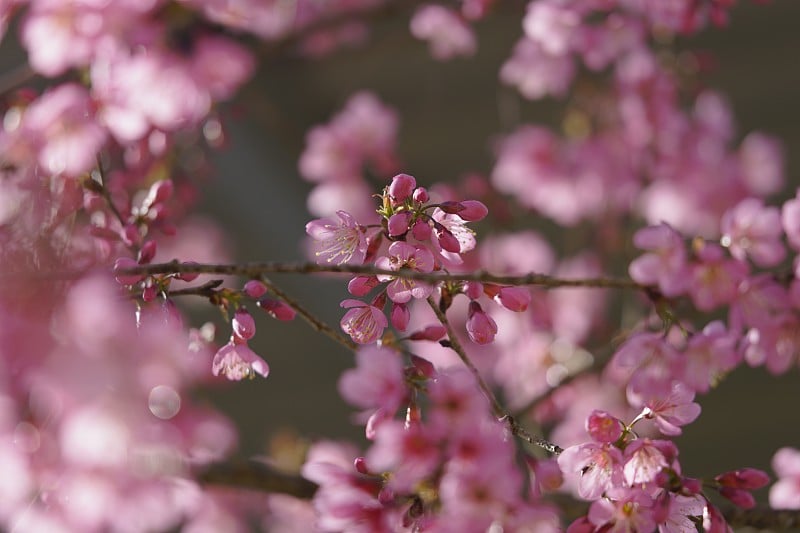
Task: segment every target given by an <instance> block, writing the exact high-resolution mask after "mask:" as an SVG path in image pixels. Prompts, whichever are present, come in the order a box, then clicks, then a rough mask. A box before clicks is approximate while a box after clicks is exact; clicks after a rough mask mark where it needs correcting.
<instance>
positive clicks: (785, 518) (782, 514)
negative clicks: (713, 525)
mask: <svg viewBox="0 0 800 533" xmlns="http://www.w3.org/2000/svg"><path fill="white" fill-rule="evenodd" d="M722 514H723V515H724V516H725V520H727V521H728V524H730V525H731V526H733V527H744V526H748V527H752V528H755V529H773V530H788V529H797V528H800V510H778V509H769V508H765V507H760V508H756V509H746V510H745V509H740V508H738V507H732V508H730V509H726V510H724V511H723V513H722Z"/></svg>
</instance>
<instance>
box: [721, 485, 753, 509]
mask: <svg viewBox="0 0 800 533" xmlns="http://www.w3.org/2000/svg"><path fill="white" fill-rule="evenodd" d="M719 493H720V494H721V495H722V496H724V497H726V498H727V499H729V500H730V501H731V502H733V504H734V505H736V506H737V507H741V508H742V509H752V508H753V507H755V506H756V499H755V498H754V497H753V495H752V494H750V493H749V492H747V491H746V490H742V489H735V488H733V487H721V488H720V489H719Z"/></svg>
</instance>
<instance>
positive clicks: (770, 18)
mask: <svg viewBox="0 0 800 533" xmlns="http://www.w3.org/2000/svg"><path fill="white" fill-rule="evenodd" d="M510 5H513V6H516V7H514V8H510V7H506V8H503V9H499V10H498V13H497V14H495V15H493V16H491V17H489V18H488V19H487V20H484V21H482V22H480V23H478V25H477V31H478V38H479V48H478V53H477V55H476V56H475V57H473V58H471V59H467V60H454V61H450V62H446V63H442V62H437V61H434V60H433V59H431V58H430V56H429V53H428V51H427V47H426V45H425V44H424V43H421V42H419V41H416V40H415V39H413V38H412V37H411V35H410V34H409V30H408V13H400V14H398V16H396V17H389V18H381V19H378V20H376V21H375V24H374V26H373V28H372V32H371V35H370V38H369V41H368V43H367V44H366V45H365V46H361V47H358V48H353V49H346V50H341V51H338V52H336V53H334V54H333V55H332V56H330V57H327V58H325V59H323V60H313V59H307V58H302V57H296V56H292V55H289V54H286V55H272V56H270V57H269V58H267V59H265V60H264V61H262V62H261V64H260V66H259V70H258V74H257V76H256V78H255V79H254V80H253V81H252V82H251V83H249V84H248V85H247V86H246V87H245V88H244V89H243V90H242V91H241V93H240V94H239V96H238V97H237V98H236V100H235V101H233V102H231V103H230V105H229V106H228V107H227V109H226V111H225V116H227V117H229V118H231V120H228V121H227V122H226V127H227V131H226V136H227V145H226V147H225V148H224V149H223V150H221V151H219V152H216V153H215V154H214V156H213V159H214V165H215V166H216V168H217V171H216V172H215V175H216V177H215V179H214V180H211V181H209V182H208V183H207V184H206V185H205V188H204V190H203V191H202V194H203V200H202V206H201V212H202V213H203V214H204V215H205V216H207V217H209V218H212V219H214V220H216V221H218V222H219V223H220V224H221V225H222V226H223V227H224V229H225V231H226V234H227V236H228V239H229V240H228V241H227V242H226V245H227V246H228V247H229V248H230V249H231V250H232V252H233V256H234V258H235V260H237V261H266V260H304V259H305V255H304V253H303V250H302V249H301V248H300V246H299V243H302V242H303V240H304V236H305V232H304V226H305V224H306V222H308V221H309V220H310V219H311V218H314V217H311V216H310V215H309V214H308V212H307V210H306V207H305V206H306V197H307V194H308V192H309V191H310V189H311V185H310V184H309V183H307V182H304V181H303V180H302V179H301V178H300V176H299V173H298V170H297V160H298V157H299V155H300V153H301V151H302V150H303V147H304V138H305V134H306V132H307V130H308V129H309V128H310V127H311V126H312V125H315V124H321V123H325V122H327V121H329V120H330V118H331V116H332V115H333V114H334V113H336V112H337V111H339V110H340V109H341V107H342V106H343V104H344V103H345V101H346V100H347V98H348V97H349V96H350V95H351V94H352V93H354V92H356V91H358V90H362V89H368V90H371V91H373V92H374V93H375V94H376V95H377V96H378V97H379V98H380V99H381V100H382V101H383V102H384V103H386V104H387V105H389V106H391V107H394V108H395V109H396V110H397V111H398V112H399V116H400V120H401V122H400V130H399V142H400V146H399V153H400V157H401V159H402V162H403V165H402V168H403V170H404V172H407V173H409V174H412V175H414V176H415V177H417V179H418V181H419V182H420V184H423V185H427V184H431V183H433V182H440V181H449V180H454V179H456V178H458V177H459V176H461V175H463V174H464V173H466V172H471V171H478V172H482V173H488V172H489V171H490V170H491V168H492V164H493V158H492V150H491V139H492V138H494V137H495V136H497V135H501V134H504V133H508V132H510V131H512V130H513V129H514V128H516V127H517V126H518V125H520V124H522V123H525V122H537V123H543V124H546V125H550V126H554V127H558V126H559V124H560V121H561V119H562V118H563V115H562V113H561V111H562V109H563V108H562V104H561V103H559V102H556V101H551V100H546V101H542V102H529V101H526V100H524V99H523V98H522V97H520V96H519V95H518V94H517V93H516V91H515V90H513V89H511V88H508V87H505V86H502V85H501V84H500V82H499V81H498V78H497V72H498V70H499V67H500V65H501V64H502V62H503V60H504V59H505V58H507V57H508V56H509V54H510V51H511V49H512V47H513V45H514V43H515V42H516V40H517V39H518V38H519V37H520V36H521V34H522V29H521V26H520V14H521V12H522V9H523V7H522V6H523V3H522V2H511V4H510ZM798 20H800V2H792V1H789V0H782V1H781V0H776V1H774V2H771V3H768V4H766V5H756V4H754V3H751V2H749V1H742V2H740V3H739V5H738V6H737V7H736V8H735V9H734V10H733V12H732V18H731V23H730V27H729V28H726V29H724V30H719V29H714V28H711V29H708V30H706V31H704V32H702V33H701V35H699V36H696V37H694V38H692V39H690V40H685V39H684V40H679V41H677V42H676V44H675V46H676V47H677V48H681V47H691V48H693V49H702V50H705V51H707V52H708V53H710V54H711V55H712V56H713V57H714V58H715V68H714V70H713V71H711V72H709V73H708V74H705V75H704V77H703V82H704V83H705V84H706V85H708V86H709V87H712V88H716V89H718V90H719V91H720V92H722V94H724V95H725V96H726V97H727V98H728V99H729V101H730V103H731V106H732V109H733V112H734V116H735V117H736V121H737V125H738V127H737V131H738V133H739V135H740V136H744V135H745V134H746V133H748V132H750V131H752V130H756V129H758V130H763V131H765V132H767V133H770V134H773V135H775V136H777V137H779V138H781V139H782V140H783V142H784V143H785V153H786V159H787V176H788V181H789V182H790V186H789V187H788V188H787V189H786V191H787V195H794V190H795V188H796V186H797V184H798V183H800V176H798V171H799V170H800V167H798V157H797V155H796V154H798V153H800V104H798V95H800V59H798V52H800V32H799V31H798V30H797V21H798ZM10 41H13V39H6V40H5V42H4V44H3V48H2V51H3V53H2V54H0V70H4V71H8V70H10V69H13V68H14V67H15V66H16V65H18V64H20V63H21V62H22V61H23V57H24V56H21V55H20V52H19V50H18V49H16V48H15V46H14V43H13V42H10ZM389 177H390V176H386V177H385V178H386V179H387V180H388V178H389ZM781 199H782V198H775V199H774V200H775V201H778V200H781ZM534 229H537V230H540V231H542V228H538V227H534ZM550 237H551V238H553V239H554V240H557V239H560V238H562V237H563V236H561V235H550ZM273 281H275V282H277V283H278V284H279V285H280V286H281V287H283V288H284V290H285V291H286V292H288V293H289V294H290V295H292V296H293V297H295V298H296V299H297V300H299V301H300V302H302V304H303V305H305V306H307V307H308V308H309V309H310V310H311V311H312V312H313V313H315V314H316V315H317V316H319V317H320V318H322V319H323V320H325V321H326V322H328V323H329V324H331V325H334V326H336V325H337V324H338V322H339V320H340V318H341V316H342V314H343V313H342V310H341V309H340V308H339V305H338V304H339V301H340V300H341V299H343V298H345V297H346V294H347V293H346V291H345V283H343V282H341V281H340V280H339V281H337V280H334V279H321V278H311V277H308V276H294V277H292V276H274V278H273ZM254 316H256V318H257V321H258V328H259V330H258V333H257V335H256V337H255V339H254V340H253V342H252V343H251V346H252V347H253V348H254V349H255V351H256V352H257V353H259V354H260V355H262V356H263V357H264V358H265V359H266V360H267V361H268V362H269V364H270V366H271V369H272V370H271V375H270V376H269V378H268V379H266V380H262V379H256V380H253V381H247V382H242V383H237V384H231V385H227V384H226V385H223V386H221V387H219V388H216V389H214V390H210V391H204V392H202V393H199V394H201V395H202V397H203V398H205V399H206V400H207V401H209V402H213V403H214V404H216V405H217V406H219V407H220V408H221V409H223V410H224V411H225V412H227V413H228V414H229V415H230V416H231V417H232V418H233V419H235V420H236V421H237V422H238V423H239V425H240V427H241V428H242V441H241V449H240V451H241V453H242V454H243V455H253V454H261V453H265V452H267V451H268V450H269V448H270V442H271V441H272V440H274V439H275V438H276V436H278V437H280V436H283V437H285V436H286V435H292V434H296V435H298V436H301V437H303V438H307V439H318V438H335V439H339V438H354V439H360V438H362V434H363V430H362V429H361V428H360V427H358V426H356V425H353V424H352V423H351V420H350V417H351V413H352V410H351V409H350V408H349V407H348V406H346V405H345V404H344V402H343V401H342V400H341V399H340V398H339V395H338V394H337V391H336V382H337V379H338V377H339V375H340V374H341V372H342V371H343V370H344V369H346V368H350V367H351V366H353V357H352V354H351V353H349V352H347V351H346V350H344V349H343V348H341V347H340V346H338V345H336V344H335V343H333V342H332V341H331V340H329V339H328V338H327V337H324V336H322V335H320V334H317V333H315V332H314V331H313V330H311V329H310V328H309V327H308V326H307V325H306V324H305V323H304V322H303V321H302V320H299V319H297V320H295V321H293V322H290V323H284V322H277V321H274V320H271V319H269V318H267V317H266V316H265V315H263V314H258V313H255V312H254ZM207 318H208V319H214V320H215V321H216V322H217V323H218V325H219V327H220V330H219V333H218V341H220V342H224V341H225V338H226V336H227V334H228V332H227V329H226V328H227V327H228V326H227V325H225V324H222V323H221V321H220V320H219V316H218V315H213V314H209V315H207V316H206V315H202V314H198V315H197V316H196V319H197V320H198V322H201V321H202V320H204V319H207ZM698 401H699V402H700V403H701V405H702V406H703V413H702V415H701V418H700V419H699V421H698V423H696V424H693V425H691V426H689V427H688V428H687V429H686V430H685V433H684V435H683V436H682V437H681V438H680V439H679V444H680V446H681V450H682V455H681V462H682V464H683V466H684V469H685V471H686V472H690V473H691V474H692V475H696V476H704V475H714V474H717V473H719V472H722V471H725V470H728V469H732V468H735V467H740V466H744V465H747V466H753V467H760V468H765V469H767V470H769V460H770V458H771V457H772V455H773V453H774V451H775V450H776V449H777V448H778V447H780V446H783V445H792V446H795V447H800V372H798V371H797V370H793V371H791V372H789V373H787V374H786V375H784V376H781V377H778V378H773V377H771V376H768V375H767V374H766V372H765V371H763V370H761V369H755V370H753V369H749V368H741V369H739V370H737V371H736V372H734V373H733V374H732V375H731V376H729V377H728V378H727V379H726V380H725V381H724V382H723V383H722V385H721V386H720V387H719V388H718V389H716V390H714V391H712V393H710V394H708V395H707V396H704V397H701V398H699V399H698ZM762 492H765V491H762Z"/></svg>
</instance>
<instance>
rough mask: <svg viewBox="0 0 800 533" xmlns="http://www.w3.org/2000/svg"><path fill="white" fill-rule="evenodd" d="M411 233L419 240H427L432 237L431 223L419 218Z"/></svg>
mask: <svg viewBox="0 0 800 533" xmlns="http://www.w3.org/2000/svg"><path fill="white" fill-rule="evenodd" d="M411 235H413V236H414V238H415V239H417V240H418V241H422V242H425V241H427V240H428V239H430V238H431V225H430V224H428V223H427V222H426V221H424V220H422V219H417V221H416V222H414V226H413V227H412V228H411Z"/></svg>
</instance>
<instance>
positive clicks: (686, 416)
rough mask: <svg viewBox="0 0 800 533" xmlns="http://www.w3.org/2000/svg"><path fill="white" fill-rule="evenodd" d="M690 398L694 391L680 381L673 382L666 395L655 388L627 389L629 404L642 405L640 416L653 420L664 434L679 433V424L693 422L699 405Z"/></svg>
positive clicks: (697, 414)
mask: <svg viewBox="0 0 800 533" xmlns="http://www.w3.org/2000/svg"><path fill="white" fill-rule="evenodd" d="M692 400H694V391H692V390H691V389H689V387H687V386H686V385H685V384H683V383H681V382H680V381H675V382H673V384H672V389H671V390H670V392H669V394H668V395H665V394H663V392H662V391H659V390H657V389H656V390H653V389H649V388H645V389H642V390H638V391H635V390H633V389H630V388H629V389H628V401H629V402H630V403H631V405H633V406H636V407H643V408H644V410H643V411H642V415H641V416H643V417H644V418H648V419H652V420H653V421H655V423H656V426H658V429H659V430H660V431H661V433H663V434H664V435H680V434H681V426H685V425H687V424H690V423H692V422H694V420H695V419H696V418H697V417H698V416H700V405H699V404H697V403H695V402H693V401H692Z"/></svg>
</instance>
